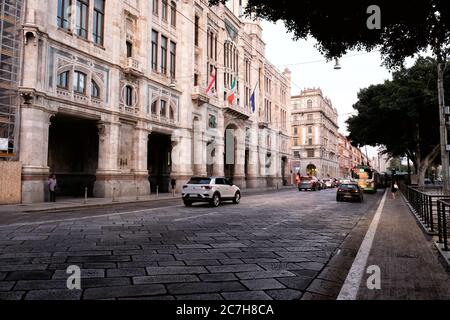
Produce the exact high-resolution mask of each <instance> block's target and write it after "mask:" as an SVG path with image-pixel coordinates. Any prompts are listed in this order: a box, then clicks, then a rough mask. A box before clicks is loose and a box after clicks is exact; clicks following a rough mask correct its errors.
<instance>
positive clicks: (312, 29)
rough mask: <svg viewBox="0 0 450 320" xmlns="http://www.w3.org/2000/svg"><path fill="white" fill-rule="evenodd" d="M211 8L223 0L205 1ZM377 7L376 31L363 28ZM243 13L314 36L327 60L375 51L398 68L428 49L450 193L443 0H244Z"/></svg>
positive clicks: (447, 36) (448, 22) (449, 16)
mask: <svg viewBox="0 0 450 320" xmlns="http://www.w3.org/2000/svg"><path fill="white" fill-rule="evenodd" d="M209 2H210V4H211V5H216V4H218V3H225V2H227V0H209ZM372 5H377V6H378V8H379V9H380V10H381V26H380V28H379V29H372V28H369V27H368V24H367V21H368V19H371V15H372V14H373V13H374V11H370V10H368V9H369V8H372V7H371V6H372ZM245 14H246V15H247V16H249V17H253V18H261V19H265V20H268V21H272V22H277V21H279V20H282V21H284V24H285V26H286V28H287V29H288V31H290V32H291V33H292V34H293V37H294V39H306V38H308V37H310V36H311V37H313V38H315V39H316V40H317V48H318V49H319V51H320V52H321V53H322V54H323V55H324V56H325V57H326V58H327V59H333V58H339V57H341V56H343V55H344V54H345V53H346V52H347V51H349V50H358V51H360V50H366V51H372V50H374V49H379V50H380V52H381V54H382V56H383V61H384V65H386V66H387V67H388V68H391V69H397V70H398V69H399V68H401V67H402V65H403V63H404V61H405V59H406V58H408V57H413V56H415V55H416V54H418V53H420V52H422V51H424V50H428V49H431V51H432V53H433V54H434V57H435V58H436V60H437V74H438V76H437V83H438V97H439V99H438V100H439V101H438V102H439V103H438V104H439V109H438V110H436V112H438V114H439V117H440V122H439V127H440V141H441V146H440V147H441V157H442V165H443V178H444V190H445V191H447V192H449V191H450V181H449V176H448V167H449V164H448V153H447V151H446V143H447V128H446V124H445V117H444V112H443V109H444V86H443V78H444V70H445V69H444V66H445V65H446V61H447V56H448V55H449V53H450V41H449V40H450V8H449V5H448V1H447V0H408V1H407V0H397V1H392V0H346V1H334V0H297V1H292V0H290V1H289V0H277V1H273V0H248V1H247V6H246V8H245Z"/></svg>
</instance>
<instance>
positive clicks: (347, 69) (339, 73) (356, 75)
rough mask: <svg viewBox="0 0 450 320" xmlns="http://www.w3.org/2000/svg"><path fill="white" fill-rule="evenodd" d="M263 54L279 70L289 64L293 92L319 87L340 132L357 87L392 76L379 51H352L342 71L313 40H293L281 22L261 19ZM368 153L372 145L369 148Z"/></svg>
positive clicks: (355, 98)
mask: <svg viewBox="0 0 450 320" xmlns="http://www.w3.org/2000/svg"><path fill="white" fill-rule="evenodd" d="M262 27H263V40H264V42H265V43H266V57H267V58H268V60H269V61H270V62H271V63H272V64H273V65H275V67H277V68H278V69H279V70H281V71H282V70H284V68H286V67H288V68H289V69H290V70H291V72H292V94H293V95H296V94H299V93H300V90H302V89H305V88H312V87H320V88H321V89H322V92H323V94H324V95H325V96H327V97H328V98H330V100H331V102H332V103H333V106H334V107H335V108H336V109H337V110H338V113H339V127H340V128H339V132H341V133H343V134H347V133H348V131H347V126H346V124H345V121H346V120H347V119H348V117H349V116H351V115H352V113H354V109H353V108H352V106H353V104H354V103H356V102H357V100H358V99H357V94H358V92H359V90H360V89H362V88H366V87H368V86H370V85H372V84H379V83H383V82H384V81H385V80H387V79H391V73H390V72H389V70H387V69H386V68H385V67H383V66H381V63H382V60H381V56H380V54H379V52H371V53H367V52H365V51H360V52H357V51H352V52H349V53H348V54H347V55H346V56H344V57H342V58H341V60H340V65H341V66H342V69H341V70H335V69H334V61H331V62H328V63H327V62H326V61H325V59H324V57H323V56H322V55H321V54H320V53H319V51H318V50H317V49H316V48H315V47H314V44H315V43H316V42H315V40H314V39H310V40H299V41H294V40H292V36H291V35H290V34H288V33H287V31H286V29H285V27H284V24H283V23H282V22H278V23H277V24H274V23H269V22H265V21H264V22H262ZM368 150H369V156H372V155H375V154H376V153H377V152H376V149H375V148H370V147H369V148H368Z"/></svg>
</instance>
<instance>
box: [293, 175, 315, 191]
mask: <svg viewBox="0 0 450 320" xmlns="http://www.w3.org/2000/svg"><path fill="white" fill-rule="evenodd" d="M302 190H305V191H306V190H312V191H318V190H320V183H319V180H317V178H316V177H309V176H307V177H301V178H300V183H299V184H298V191H302Z"/></svg>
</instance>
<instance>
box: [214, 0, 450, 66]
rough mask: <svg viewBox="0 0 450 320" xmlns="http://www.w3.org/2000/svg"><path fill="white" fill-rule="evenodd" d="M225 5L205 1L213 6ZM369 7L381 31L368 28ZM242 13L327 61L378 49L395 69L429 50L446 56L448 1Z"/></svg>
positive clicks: (274, 5)
mask: <svg viewBox="0 0 450 320" xmlns="http://www.w3.org/2000/svg"><path fill="white" fill-rule="evenodd" d="M226 2H227V1H226V0H209V3H210V4H211V5H217V4H219V3H226ZM372 5H377V6H378V7H379V8H380V10H381V28H380V29H369V28H368V26H367V21H368V19H370V17H371V14H372V13H373V11H369V13H368V8H369V7H371V6H372ZM411 9H412V10H411ZM245 14H246V15H247V16H251V17H253V18H261V19H265V20H268V21H272V22H277V21H279V20H281V21H284V23H285V26H286V28H287V29H288V31H290V32H291V33H292V35H293V38H294V39H295V40H298V39H306V38H308V37H309V36H311V37H313V38H315V39H316V40H317V42H318V43H317V47H318V49H319V50H320V52H321V53H323V54H324V55H325V57H326V58H328V59H333V58H336V57H341V56H342V55H344V54H345V53H346V52H347V51H349V50H367V51H372V50H374V49H377V48H378V49H380V50H381V53H382V54H383V56H384V58H385V60H384V61H385V64H386V65H387V66H389V67H399V66H401V65H402V63H403V61H404V60H405V58H407V57H411V56H414V55H415V54H417V53H419V52H420V51H422V50H426V49H428V47H431V48H432V50H433V53H434V54H435V55H436V57H437V60H438V61H439V60H441V59H444V58H445V56H446V55H447V53H448V52H449V46H448V43H449V39H450V34H449V27H450V10H449V9H448V3H447V1H446V0H408V1H406V0H397V1H392V0H346V1H333V0H297V1H292V0H278V1H273V0H248V2H247V6H246V8H245ZM442 61H443V60H442Z"/></svg>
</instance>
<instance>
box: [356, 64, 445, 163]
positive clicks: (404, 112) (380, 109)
mask: <svg viewBox="0 0 450 320" xmlns="http://www.w3.org/2000/svg"><path fill="white" fill-rule="evenodd" d="M436 68H437V63H436V61H435V60H433V59H431V58H419V59H418V60H417V61H416V63H415V65H414V66H413V67H411V68H410V69H401V70H400V71H398V72H395V73H394V74H393V79H392V81H385V83H383V84H378V85H372V86H370V87H368V88H366V89H362V90H361V91H360V92H359V94H358V102H357V103H356V104H355V105H354V106H353V107H354V109H356V110H357V111H358V114H357V115H355V116H352V117H350V118H349V119H348V120H347V124H348V130H349V131H350V135H349V138H350V139H351V140H352V141H353V143H354V144H355V145H371V146H380V145H381V146H384V148H385V150H386V152H387V153H388V154H389V155H391V156H394V157H395V156H404V155H408V156H409V157H410V158H411V159H412V160H413V161H416V160H417V159H418V158H424V157H425V156H426V155H428V154H429V153H430V152H431V151H432V150H433V148H434V147H435V146H436V145H438V144H439V112H438V101H437V75H436ZM445 81H450V74H449V73H446V74H445ZM447 92H448V91H447ZM449 98H450V96H449V95H448V94H447V97H446V99H449Z"/></svg>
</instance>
